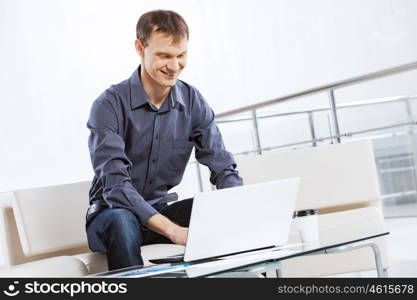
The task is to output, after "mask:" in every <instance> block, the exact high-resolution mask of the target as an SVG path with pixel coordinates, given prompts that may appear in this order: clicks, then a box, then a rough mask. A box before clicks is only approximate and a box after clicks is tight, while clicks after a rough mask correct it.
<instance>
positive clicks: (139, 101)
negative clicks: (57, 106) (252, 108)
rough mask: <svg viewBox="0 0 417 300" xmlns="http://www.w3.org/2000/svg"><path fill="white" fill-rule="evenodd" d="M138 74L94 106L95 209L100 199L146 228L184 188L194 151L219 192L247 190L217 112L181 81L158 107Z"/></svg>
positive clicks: (92, 198)
mask: <svg viewBox="0 0 417 300" xmlns="http://www.w3.org/2000/svg"><path fill="white" fill-rule="evenodd" d="M139 74H140V66H139V68H138V69H136V70H135V72H134V73H133V74H132V76H131V77H130V78H129V79H127V80H125V81H123V82H121V83H119V84H116V85H113V86H111V87H110V88H109V89H107V90H106V91H105V92H104V93H103V94H101V95H100V96H99V97H98V98H97V99H96V100H95V101H94V103H93V105H92V108H91V112H90V118H89V120H88V122H87V127H88V128H89V129H90V136H89V140H88V146H89V149H90V156H91V161H92V165H93V168H94V173H95V176H94V179H93V183H92V186H91V189H90V204H91V203H92V202H93V201H95V200H99V199H101V200H104V201H105V203H106V204H107V205H108V206H109V207H110V208H127V209H129V210H131V211H132V212H133V213H134V214H135V215H136V216H138V218H139V219H140V221H141V223H142V224H145V223H146V221H147V220H148V219H149V218H150V217H151V216H153V215H154V214H157V213H158V211H157V210H156V209H155V208H154V205H155V204H157V203H158V201H159V200H160V199H161V198H162V197H163V196H164V195H166V194H167V191H169V190H170V189H171V188H172V187H174V186H176V185H178V184H179V183H180V182H181V179H182V177H183V174H184V170H185V168H186V166H187V163H188V161H189V158H190V154H191V151H192V149H193V147H194V148H195V157H196V159H197V160H198V162H200V163H201V164H203V165H206V166H208V167H209V169H210V172H211V176H210V181H211V183H212V184H214V185H216V187H217V188H218V189H222V188H227V187H233V186H239V185H242V184H243V183H242V179H241V177H240V176H239V174H238V172H237V170H236V163H235V160H234V159H233V156H232V154H231V153H229V152H227V151H226V149H225V147H224V144H223V140H222V137H221V134H220V132H219V129H218V128H217V126H216V123H215V121H214V113H213V111H212V110H211V109H210V107H209V105H208V104H207V102H206V101H205V100H204V98H203V97H202V96H201V94H200V93H199V92H198V91H197V89H196V88H194V87H193V86H191V85H189V84H187V83H185V82H183V81H181V80H178V81H177V82H176V84H175V86H174V87H173V88H172V89H171V91H170V93H169V95H168V97H167V99H166V100H165V101H164V103H163V104H162V106H161V107H160V108H159V109H157V108H156V107H154V106H153V105H151V104H150V102H149V101H148V96H147V95H146V93H145V90H144V89H143V86H142V84H141V81H140V78H139Z"/></svg>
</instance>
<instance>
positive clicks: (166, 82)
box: [159, 79, 177, 87]
mask: <svg viewBox="0 0 417 300" xmlns="http://www.w3.org/2000/svg"><path fill="white" fill-rule="evenodd" d="M176 83H177V79H173V80H162V81H160V82H159V84H160V85H162V86H165V87H173V86H174V85H175V84H176Z"/></svg>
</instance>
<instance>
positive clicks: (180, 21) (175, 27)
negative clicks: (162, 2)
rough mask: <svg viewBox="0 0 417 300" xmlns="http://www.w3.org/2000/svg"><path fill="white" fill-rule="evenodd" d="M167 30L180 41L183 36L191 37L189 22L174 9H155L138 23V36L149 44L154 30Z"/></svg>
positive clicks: (175, 39) (143, 42)
mask: <svg viewBox="0 0 417 300" xmlns="http://www.w3.org/2000/svg"><path fill="white" fill-rule="evenodd" d="M154 31H156V32H165V33H168V34H169V35H172V36H173V37H174V41H175V42H176V41H178V40H179V39H180V38H182V37H184V36H185V37H187V40H188V38H189V31H188V26H187V23H185V20H184V18H183V17H181V16H180V15H179V14H178V13H176V12H174V11H172V10H153V11H149V12H147V13H145V14H143V15H142V16H141V17H140V18H139V21H138V23H137V25H136V38H137V39H138V40H140V41H141V42H142V44H143V45H144V46H147V42H148V39H149V37H150V36H151V34H152V32H154Z"/></svg>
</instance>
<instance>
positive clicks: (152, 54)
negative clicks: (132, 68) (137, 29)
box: [136, 32, 188, 87]
mask: <svg viewBox="0 0 417 300" xmlns="http://www.w3.org/2000/svg"><path fill="white" fill-rule="evenodd" d="M187 49H188V41H187V38H186V37H182V38H180V39H178V41H175V42H174V38H173V36H171V35H168V34H166V33H163V32H153V33H152V34H151V36H150V38H149V39H148V42H147V45H146V46H145V47H143V45H142V43H141V42H140V41H139V40H136V50H137V52H138V53H139V55H140V56H141V57H142V68H145V71H146V72H147V73H148V74H149V76H150V77H151V78H152V79H153V80H154V81H155V82H156V83H157V84H159V85H161V86H163V87H172V86H174V85H175V82H176V81H177V79H178V76H179V75H180V73H181V71H182V70H183V69H184V68H185V65H186V64H187Z"/></svg>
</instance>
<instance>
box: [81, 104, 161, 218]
mask: <svg viewBox="0 0 417 300" xmlns="http://www.w3.org/2000/svg"><path fill="white" fill-rule="evenodd" d="M87 127H88V128H89V129H90V136H89V139H88V147H89V150H90V156H91V162H92V165H93V169H94V172H95V175H96V176H97V178H98V180H99V181H100V182H101V184H102V187H103V198H104V200H105V201H106V203H107V204H108V205H109V207H110V208H126V209H129V210H130V211H132V212H133V213H134V214H135V215H136V216H138V218H139V220H140V221H141V223H142V224H145V223H146V222H147V220H148V219H149V218H150V217H151V216H153V215H155V214H157V213H158V212H157V211H156V210H155V209H154V208H153V207H152V206H151V205H150V204H149V203H148V202H147V201H145V199H144V198H143V197H142V196H141V195H140V194H139V192H138V191H137V190H136V188H135V187H134V186H133V184H132V180H131V177H130V170H131V167H132V162H131V161H130V160H129V158H128V157H127V156H126V153H125V151H124V148H125V142H124V140H123V138H122V137H121V136H120V135H119V134H118V122H117V115H116V111H115V110H114V108H113V106H112V105H111V104H110V103H109V101H98V100H96V101H95V102H94V104H93V106H92V108H91V112H90V118H89V120H88V122H87Z"/></svg>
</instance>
